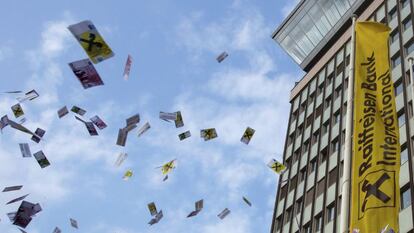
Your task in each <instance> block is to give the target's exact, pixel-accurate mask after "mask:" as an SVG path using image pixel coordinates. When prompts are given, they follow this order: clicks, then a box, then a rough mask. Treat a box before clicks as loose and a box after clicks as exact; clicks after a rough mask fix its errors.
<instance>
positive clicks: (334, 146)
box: [332, 139, 339, 153]
mask: <svg viewBox="0 0 414 233" xmlns="http://www.w3.org/2000/svg"><path fill="white" fill-rule="evenodd" d="M337 151H339V142H338V139H335V140H334V141H333V142H332V153H335V152H337Z"/></svg>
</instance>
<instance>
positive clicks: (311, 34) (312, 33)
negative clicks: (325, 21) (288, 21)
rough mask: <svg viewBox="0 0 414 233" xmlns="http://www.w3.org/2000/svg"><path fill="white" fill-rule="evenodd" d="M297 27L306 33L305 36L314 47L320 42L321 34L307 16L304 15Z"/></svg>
mask: <svg viewBox="0 0 414 233" xmlns="http://www.w3.org/2000/svg"><path fill="white" fill-rule="evenodd" d="M299 25H300V27H301V28H302V30H303V31H304V32H306V36H307V37H308V38H309V40H310V41H311V42H312V44H313V45H314V46H316V45H318V43H319V42H320V41H321V40H322V34H321V33H320V32H319V30H318V29H317V28H316V26H315V24H314V23H313V21H312V19H311V18H310V17H309V15H308V14H305V16H304V17H303V18H302V20H301V21H300V23H299Z"/></svg>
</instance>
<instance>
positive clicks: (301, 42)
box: [291, 27, 313, 55]
mask: <svg viewBox="0 0 414 233" xmlns="http://www.w3.org/2000/svg"><path fill="white" fill-rule="evenodd" d="M291 36H292V38H293V39H294V40H295V41H296V44H297V45H298V46H299V47H300V48H301V49H302V50H303V51H304V52H305V54H306V55H307V54H309V53H310V52H311V51H312V49H313V45H312V42H310V40H309V39H308V38H307V37H306V36H305V35H304V33H303V31H302V30H301V29H300V28H299V27H295V28H294V29H293V30H292V32H291Z"/></svg>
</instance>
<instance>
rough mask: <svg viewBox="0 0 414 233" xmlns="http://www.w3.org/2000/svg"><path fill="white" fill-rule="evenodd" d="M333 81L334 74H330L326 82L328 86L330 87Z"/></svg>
mask: <svg viewBox="0 0 414 233" xmlns="http://www.w3.org/2000/svg"><path fill="white" fill-rule="evenodd" d="M332 79H333V74H330V75H329V76H328V77H327V80H328V81H327V82H326V85H329V84H331V83H332Z"/></svg>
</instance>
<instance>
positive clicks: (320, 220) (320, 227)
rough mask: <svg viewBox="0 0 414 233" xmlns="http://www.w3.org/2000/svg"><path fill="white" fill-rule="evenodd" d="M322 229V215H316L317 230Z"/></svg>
mask: <svg viewBox="0 0 414 233" xmlns="http://www.w3.org/2000/svg"><path fill="white" fill-rule="evenodd" d="M321 229H322V215H318V216H316V217H315V232H318V231H321Z"/></svg>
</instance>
